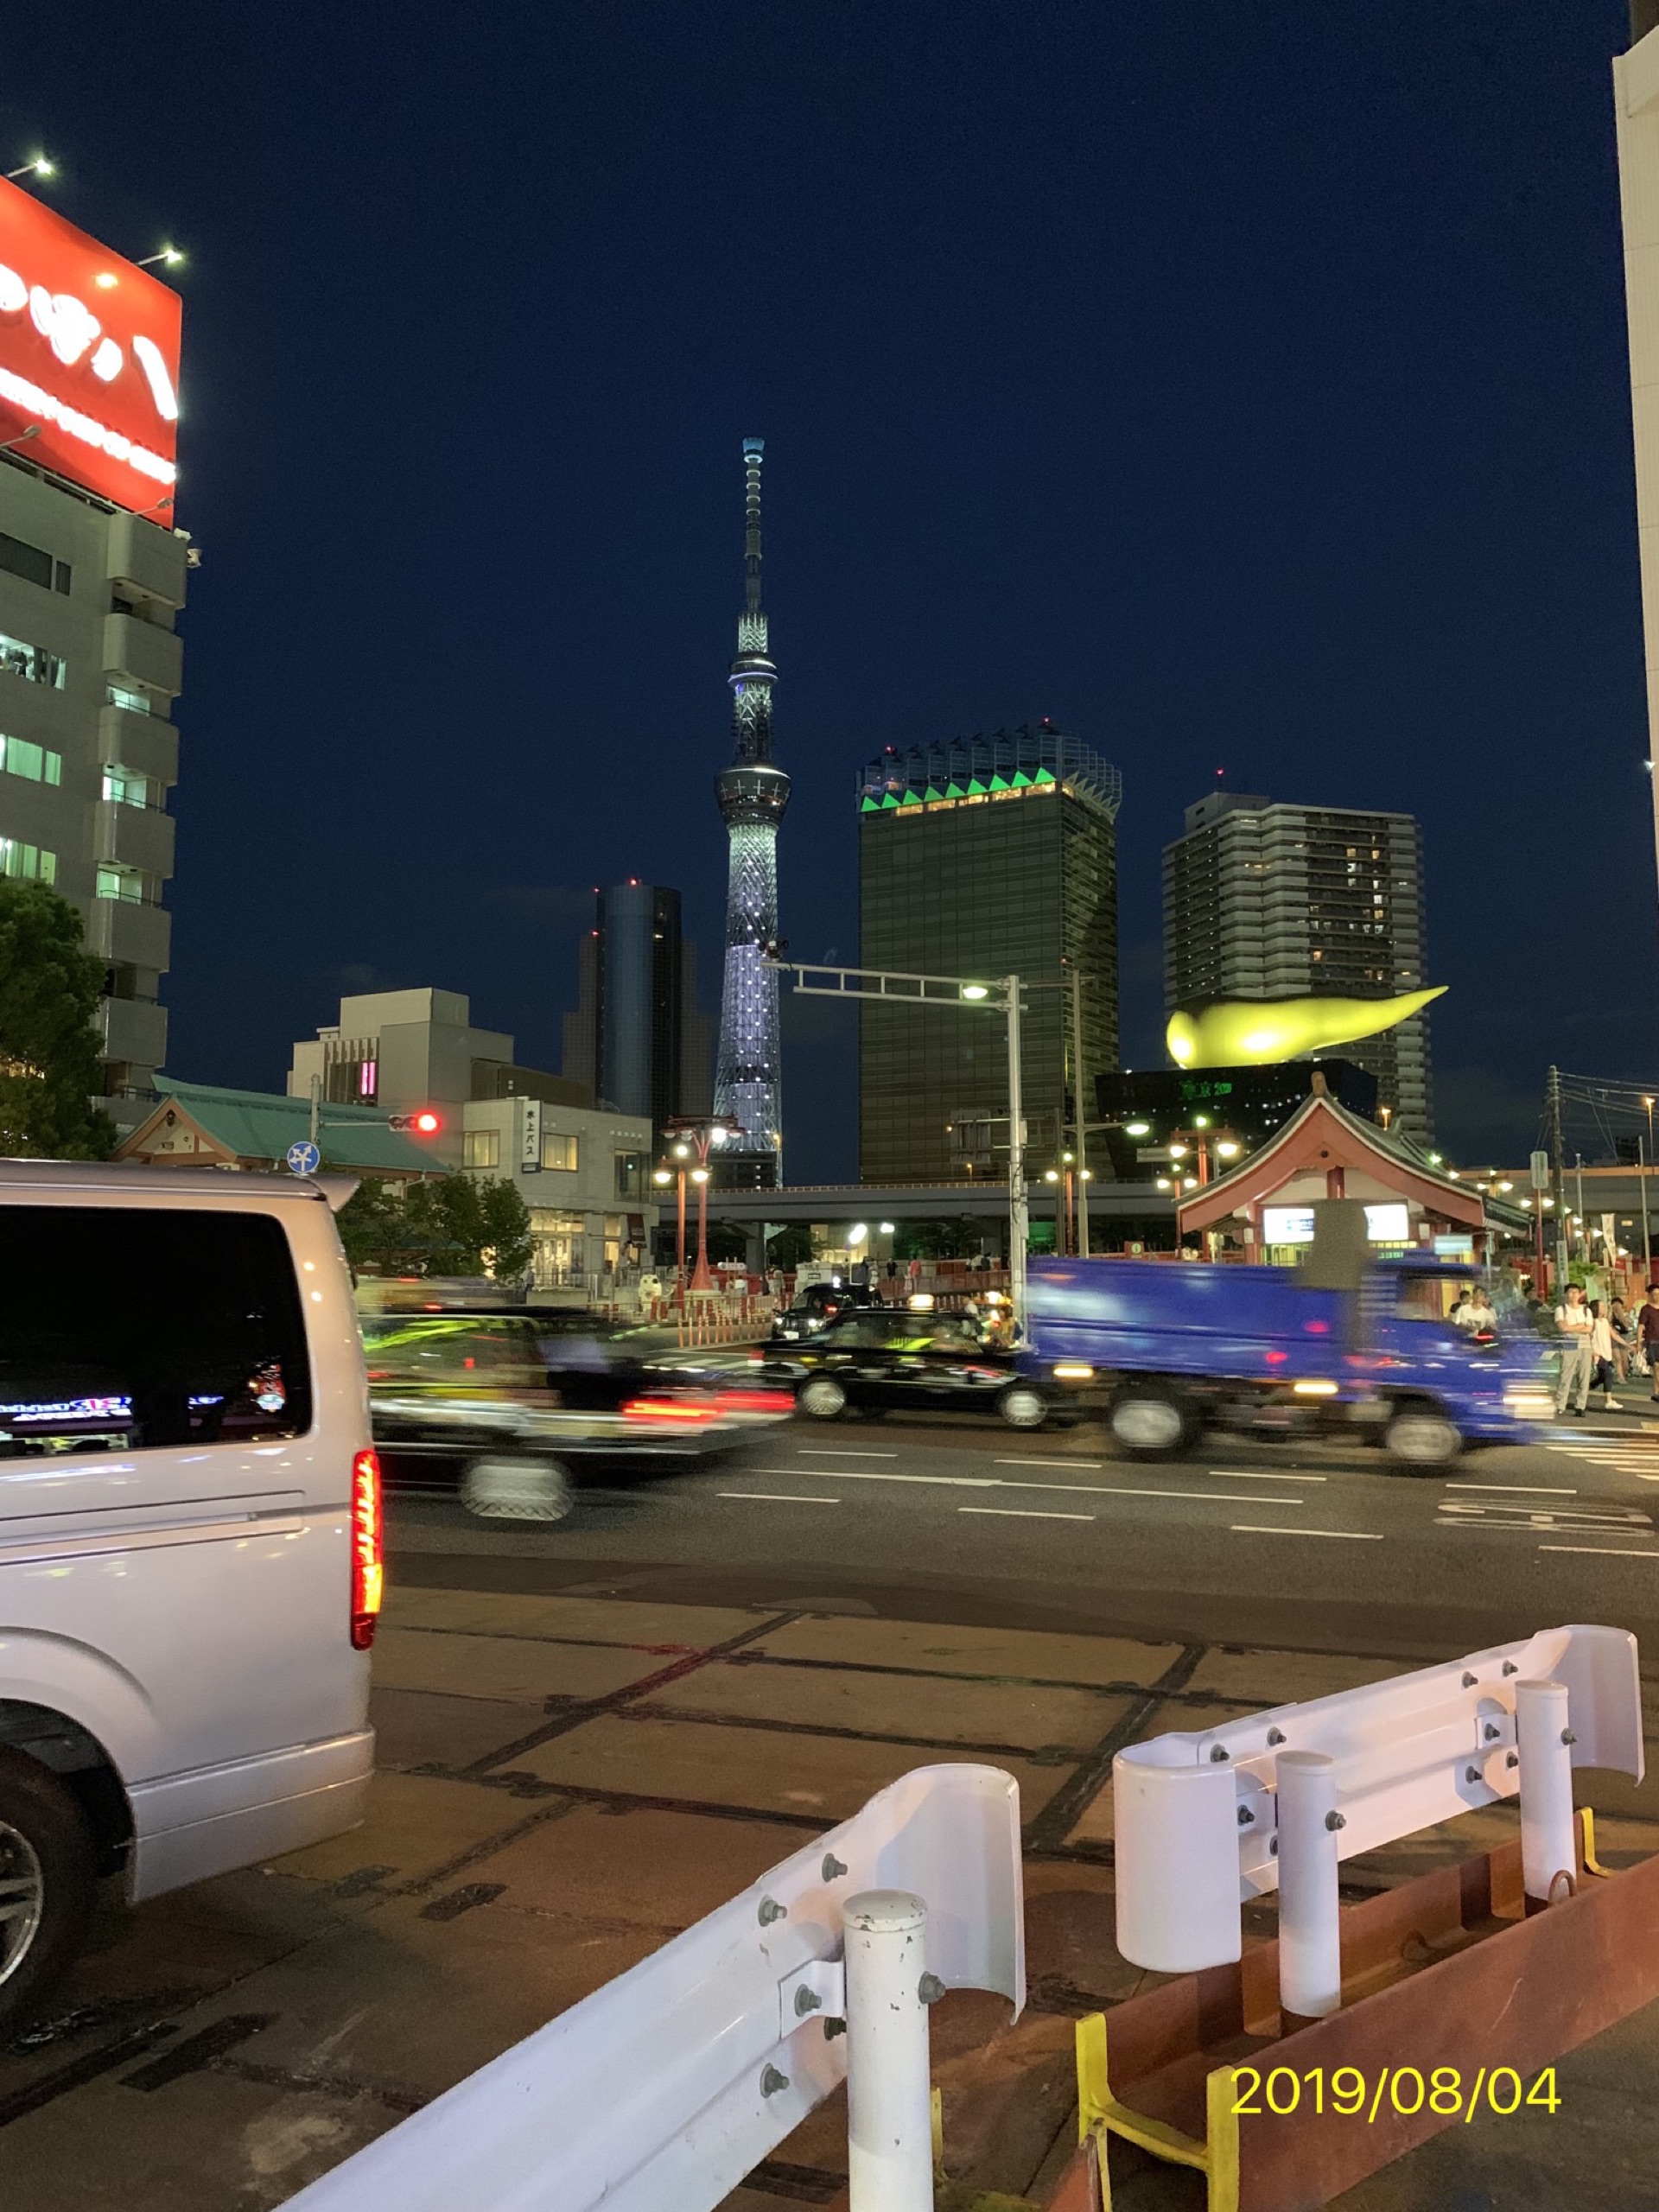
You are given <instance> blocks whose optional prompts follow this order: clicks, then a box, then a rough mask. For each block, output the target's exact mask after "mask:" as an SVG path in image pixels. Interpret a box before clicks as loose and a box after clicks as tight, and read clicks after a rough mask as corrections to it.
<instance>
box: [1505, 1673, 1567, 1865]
mask: <svg viewBox="0 0 1659 2212" xmlns="http://www.w3.org/2000/svg"><path fill="white" fill-rule="evenodd" d="M1515 1743H1516V1755H1517V1757H1518V1758H1519V1759H1520V1762H1521V1881H1522V1888H1523V1889H1524V1890H1525V1891H1526V1893H1527V1897H1528V1898H1529V1901H1531V1902H1534V1903H1536V1904H1548V1903H1549V1898H1550V1890H1551V1887H1552V1885H1554V1883H1555V1882H1556V1881H1557V1880H1559V1878H1560V1876H1561V1875H1563V1874H1565V1875H1567V1877H1568V1878H1569V1881H1570V1882H1571V1884H1572V1885H1573V1887H1574V1888H1576V1887H1577V1884H1578V1866H1579V1860H1578V1848H1577V1843H1578V1838H1577V1830H1576V1828H1575V1827H1574V1824H1573V1752H1572V1745H1573V1731H1572V1730H1571V1729H1570V1728H1569V1727H1568V1726H1567V1685H1566V1683H1565V1682H1535V1681H1523V1682H1517V1683H1516V1686H1515Z"/></svg>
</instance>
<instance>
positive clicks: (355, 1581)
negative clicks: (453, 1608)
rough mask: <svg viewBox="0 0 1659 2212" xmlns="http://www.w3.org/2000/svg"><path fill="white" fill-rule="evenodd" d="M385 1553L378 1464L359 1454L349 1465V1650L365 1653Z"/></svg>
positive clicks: (380, 1589)
mask: <svg viewBox="0 0 1659 2212" xmlns="http://www.w3.org/2000/svg"><path fill="white" fill-rule="evenodd" d="M385 1579H386V1567H385V1545H384V1541H383V1531H382V1528H381V1522H380V1462H379V1460H378V1459H377V1458H376V1456H375V1454H374V1453H373V1452H359V1453H358V1455H357V1457H356V1459H353V1462H352V1648H353V1650H356V1651H366V1650H367V1649H368V1648H369V1646H370V1645H371V1644H372V1643H373V1642H374V1624H375V1621H376V1619H377V1618H378V1615H379V1611H380V1599H381V1595H382V1593H383V1592H384V1589H385Z"/></svg>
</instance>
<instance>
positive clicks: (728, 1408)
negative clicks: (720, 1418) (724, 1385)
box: [715, 1390, 795, 1414]
mask: <svg viewBox="0 0 1659 2212" xmlns="http://www.w3.org/2000/svg"><path fill="white" fill-rule="evenodd" d="M715 1404H716V1405H717V1406H718V1407H719V1408H720V1410H721V1413H723V1414H789V1413H793V1412H794V1410H795V1399H794V1395H793V1394H792V1392H791V1391H788V1390H721V1391H720V1392H719V1393H718V1394H717V1395H716V1396H715Z"/></svg>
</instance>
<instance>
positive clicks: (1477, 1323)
mask: <svg viewBox="0 0 1659 2212" xmlns="http://www.w3.org/2000/svg"><path fill="white" fill-rule="evenodd" d="M1458 1325H1459V1327H1460V1328H1461V1329H1462V1330H1463V1331H1464V1332H1465V1335H1467V1336H1471V1337H1483V1338H1488V1339H1490V1338H1493V1337H1495V1336H1496V1335H1497V1307H1496V1306H1494V1305H1493V1304H1492V1301H1491V1299H1490V1298H1488V1297H1487V1295H1486V1293H1485V1291H1484V1288H1483V1287H1482V1286H1481V1285H1480V1284H1479V1283H1477V1284H1476V1285H1475V1287H1474V1289H1473V1290H1472V1291H1471V1294H1470V1297H1469V1302H1468V1304H1467V1305H1466V1306H1465V1307H1464V1309H1463V1313H1462V1314H1461V1315H1460V1317H1459V1324H1458Z"/></svg>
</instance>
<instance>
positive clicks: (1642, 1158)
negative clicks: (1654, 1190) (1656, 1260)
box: [1636, 1136, 1653, 1288]
mask: <svg viewBox="0 0 1659 2212" xmlns="http://www.w3.org/2000/svg"><path fill="white" fill-rule="evenodd" d="M1636 1173H1637V1180H1638V1181H1639V1182H1640V1184H1641V1185H1642V1281H1643V1287H1644V1288H1645V1287H1646V1286H1647V1285H1648V1284H1649V1283H1650V1282H1651V1281H1653V1240H1652V1238H1651V1236H1649V1231H1648V1150H1647V1147H1646V1146H1645V1145H1644V1144H1643V1141H1642V1139H1641V1138H1640V1137H1639V1136H1638V1137H1637V1141H1636Z"/></svg>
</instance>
